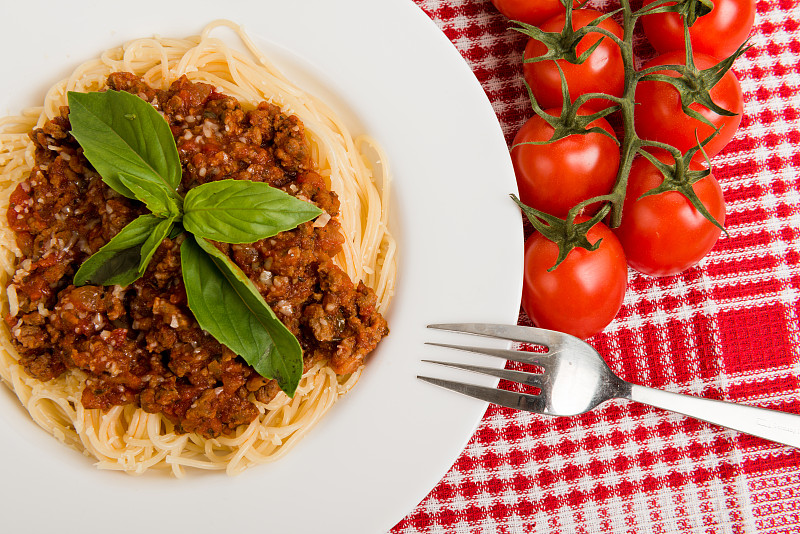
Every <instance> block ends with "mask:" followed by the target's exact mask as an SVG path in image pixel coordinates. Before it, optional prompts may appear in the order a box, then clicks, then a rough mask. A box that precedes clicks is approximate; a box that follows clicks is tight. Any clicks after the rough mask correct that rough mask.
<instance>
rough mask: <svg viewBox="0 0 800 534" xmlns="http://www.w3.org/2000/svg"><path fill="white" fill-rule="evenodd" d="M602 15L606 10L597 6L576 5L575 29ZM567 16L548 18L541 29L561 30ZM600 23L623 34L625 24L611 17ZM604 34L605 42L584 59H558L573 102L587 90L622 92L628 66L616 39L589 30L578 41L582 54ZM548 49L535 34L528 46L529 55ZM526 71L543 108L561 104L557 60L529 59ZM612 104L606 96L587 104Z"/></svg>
mask: <svg viewBox="0 0 800 534" xmlns="http://www.w3.org/2000/svg"><path fill="white" fill-rule="evenodd" d="M601 15H602V13H600V12H599V11H595V10H593V9H576V10H574V11H573V12H572V27H573V29H578V28H583V27H584V26H586V25H588V23H589V22H591V21H593V20H594V19H596V18H597V17H599V16H601ZM565 20H566V17H565V15H558V16H555V17H553V18H551V19H549V20H547V21H546V22H544V23H543V24H542V25H541V29H542V30H544V31H548V32H560V31H561V29H562V28H563V27H564V21H565ZM599 27H601V28H604V29H606V30H608V31H610V32H611V33H613V34H614V35H616V36H617V37H619V38H622V28H621V27H620V25H619V24H617V23H616V22H614V21H613V20H611V19H606V20H604V21H603V22H602V23H601V24H600V25H599ZM601 38H602V39H603V42H602V43H600V45H599V46H598V47H597V48H596V49H595V51H594V52H592V54H591V55H590V56H589V57H588V58H587V59H586V61H584V62H583V63H581V64H579V65H575V64H572V63H569V62H568V61H565V60H563V59H560V60H558V64H559V65H560V66H561V68H562V69H563V71H564V76H565V78H566V79H567V85H568V86H569V97H570V99H571V100H572V101H573V102H574V101H575V99H576V98H577V97H578V96H580V95H582V94H585V93H598V92H601V93H606V94H610V95H613V96H622V91H623V88H624V85H625V67H624V64H623V61H622V54H621V53H620V50H619V47H618V46H617V44H616V43H614V42H613V41H611V40H610V39H608V38H603V37H602V36H601V35H599V34H594V35H592V34H589V35H587V36H586V37H584V38H583V39H582V40H581V41H580V42H579V43H578V46H577V53H578V56H580V55H581V54H582V53H583V52H585V51H586V50H588V49H589V48H591V47H592V45H594V43H596V42H597V41H598V40H599V39H601ZM546 52H547V47H546V46H545V45H544V44H542V43H541V42H539V41H537V40H536V39H532V38H531V39H529V40H528V44H527V45H526V46H525V59H528V58H535V57H539V56H541V55H543V54H545V53H546ZM523 74H524V76H525V81H526V82H527V83H528V85H530V87H531V89H532V90H533V94H534V96H536V101H537V102H538V103H539V105H540V106H541V107H542V109H547V108H560V107H561V102H562V98H561V75H560V74H559V72H558V67H556V62H555V61H553V60H548V61H539V62H537V63H525V64H524V65H523ZM608 105H609V101H608V100H604V99H597V100H590V101H589V102H588V103H587V107H589V108H591V109H599V108H603V107H607V106H608Z"/></svg>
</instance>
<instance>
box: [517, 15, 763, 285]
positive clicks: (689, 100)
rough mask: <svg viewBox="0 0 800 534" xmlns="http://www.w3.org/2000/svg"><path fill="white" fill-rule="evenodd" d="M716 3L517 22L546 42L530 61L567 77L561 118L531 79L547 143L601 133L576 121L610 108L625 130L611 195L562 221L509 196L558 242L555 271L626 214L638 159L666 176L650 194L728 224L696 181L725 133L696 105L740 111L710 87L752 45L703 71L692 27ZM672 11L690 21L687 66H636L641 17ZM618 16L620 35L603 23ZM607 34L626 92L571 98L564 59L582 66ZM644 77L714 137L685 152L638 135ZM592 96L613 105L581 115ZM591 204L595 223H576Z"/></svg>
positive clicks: (717, 110)
mask: <svg viewBox="0 0 800 534" xmlns="http://www.w3.org/2000/svg"><path fill="white" fill-rule="evenodd" d="M712 8H713V4H712V3H711V2H710V0H678V1H677V2H675V0H655V1H653V2H651V3H648V4H645V5H644V6H643V7H642V8H640V9H638V10H633V9H632V7H631V5H630V0H621V2H620V8H619V9H617V10H615V11H612V12H609V13H605V14H602V15H601V16H599V17H597V18H596V19H594V20H593V21H591V22H589V23H588V24H587V25H585V26H583V27H581V28H579V29H573V24H572V13H573V6H572V4H571V3H569V2H567V3H566V5H565V9H566V12H565V15H566V17H565V23H564V27H563V29H562V30H561V31H560V32H547V31H543V30H542V29H540V28H538V27H536V26H532V25H529V24H525V23H522V22H517V23H516V24H517V25H516V27H515V28H514V29H515V30H517V31H519V32H521V33H523V34H524V35H527V36H528V37H530V38H532V39H536V40H538V41H539V42H541V43H543V44H544V45H545V46H546V47H547V52H546V53H544V54H542V55H540V56H538V57H527V58H525V60H524V61H525V63H534V62H541V61H553V62H555V63H556V65H558V70H559V73H560V76H561V92H562V97H563V104H562V112H561V116H560V117H557V118H556V117H553V116H552V115H550V114H548V113H546V112H545V110H544V109H542V107H541V106H540V105H539V102H538V101H537V98H536V96H535V94H534V92H533V91H532V90H531V87H530V86H529V85H528V84H527V83H526V87H527V88H528V94H529V97H530V101H531V107H532V108H533V111H534V112H535V113H536V114H537V115H538V116H539V117H542V118H543V119H544V120H546V121H548V122H549V123H550V124H551V126H553V129H554V133H553V137H552V138H551V139H550V140H549V141H545V142H544V143H552V142H555V141H557V140H559V139H561V138H563V137H564V136H565V135H572V134H576V133H577V134H582V135H585V134H588V133H591V132H597V131H598V129H597V128H589V129H583V130H581V129H580V128H576V127H575V126H576V125H586V124H589V123H591V122H592V121H593V120H594V119H595V118H597V117H604V116H607V115H609V114H611V113H616V114H618V116H619V117H620V121H621V127H622V132H623V135H622V138H621V140H620V142H619V149H620V163H619V170H618V172H617V176H616V181H615V183H614V186H613V188H612V189H611V191H610V192H608V193H607V194H602V195H598V196H594V197H591V198H588V199H585V200H582V201H580V202H578V203H577V204H575V205H574V206H573V207H572V208H571V209H569V211H568V213H567V215H566V218H564V219H561V218H559V217H555V216H553V215H552V214H548V213H545V212H543V211H540V210H537V209H535V208H533V207H530V206H526V205H524V204H523V203H522V202H521V201H520V200H519V199H518V198H517V197H516V196H514V195H511V196H512V198H513V199H514V201H515V202H517V204H518V205H519V206H520V207H521V208H522V210H523V212H524V213H525V215H526V216H527V217H528V219H529V220H530V221H531V224H532V225H533V227H534V228H535V229H536V230H538V231H539V232H540V233H542V234H543V235H544V236H545V237H547V238H548V239H549V240H551V241H553V242H554V243H556V244H557V245H558V247H559V253H558V257H557V259H556V264H555V265H554V266H553V268H555V267H557V266H558V265H559V264H560V263H561V262H562V261H564V259H565V258H566V257H567V255H568V254H569V252H570V251H571V250H573V249H574V248H575V247H581V248H585V249H587V250H594V249H595V248H596V247H597V243H594V244H592V243H590V242H589V240H588V239H587V238H586V234H587V232H588V230H589V229H590V228H591V227H592V226H593V225H594V224H595V223H597V222H599V221H601V220H603V219H605V218H606V217H607V218H608V219H607V220H608V224H609V226H610V227H612V228H616V227H618V226H619V225H620V223H621V221H622V217H623V206H624V204H625V196H626V190H627V182H628V175H629V173H630V170H631V165H632V164H633V161H634V159H635V158H636V157H637V156H642V157H644V158H647V159H648V160H649V161H650V162H651V163H652V164H653V165H654V166H656V167H657V168H658V169H659V171H661V173H662V174H663V176H664V180H663V182H662V183H661V185H660V186H658V187H656V188H654V189H652V190H650V191H649V192H646V193H645V195H652V194H657V193H661V192H666V191H678V192H679V193H681V194H683V195H684V196H685V197H686V198H687V199H688V200H689V201H690V202H691V204H692V205H693V206H694V208H695V209H697V210H698V211H699V212H700V213H701V214H702V215H703V216H704V217H705V218H707V219H708V220H709V221H711V222H712V223H713V224H714V225H715V226H717V227H718V228H720V229H722V224H721V223H720V222H719V221H717V220H716V219H715V218H714V217H713V216H712V215H711V214H710V212H709V211H708V209H707V208H706V206H704V205H703V203H702V202H701V200H700V199H699V198H698V196H697V195H696V194H695V193H694V190H693V185H694V184H695V183H697V182H698V181H699V180H702V179H703V178H704V177H706V176H709V175H710V174H711V162H710V160H709V157H708V155H707V154H706V152H705V150H704V147H705V146H706V145H707V144H708V143H709V142H711V141H712V139H714V138H715V137H717V136H718V135H719V134H720V128H719V127H718V126H716V125H715V124H713V123H712V122H711V121H710V120H709V118H708V117H706V116H705V115H704V114H702V113H701V112H700V111H698V109H697V108H698V107H700V106H702V108H705V109H707V110H709V111H710V112H713V113H715V114H716V115H718V116H721V117H727V116H732V115H736V113H735V112H734V111H731V110H728V109H724V108H723V107H721V106H719V105H718V104H717V103H716V102H715V101H714V99H713V98H712V95H711V91H712V89H713V88H714V87H715V86H716V85H717V84H718V83H719V82H720V80H722V79H723V77H724V76H725V75H726V73H728V71H729V70H730V69H731V67H732V65H733V62H734V61H735V60H736V58H738V57H739V56H740V55H741V54H743V53H744V51H745V50H746V49H747V43H742V44H741V45H740V46H739V47H738V49H737V50H736V51H735V52H734V53H733V54H732V55H730V56H729V57H727V58H725V59H723V60H722V61H720V62H718V63H716V64H714V65H712V66H710V67H707V68H699V67H698V65H697V63H696V61H695V57H694V54H693V52H692V44H691V40H690V38H689V27H690V24H692V23H693V22H694V21H695V20H696V19H697V18H698V17H700V16H702V15H704V14H706V13H708V12H709V11H710V10H711V9H712ZM669 12H673V13H679V14H680V15H681V16H682V17H683V20H684V42H685V61H684V64H669V65H654V66H651V67H647V68H643V69H641V70H637V69H636V66H635V60H636V56H635V51H634V39H633V37H634V28H635V26H636V24H637V23H638V22H639V20H640V18H641V17H643V16H646V15H653V14H658V13H669ZM620 14H621V26H622V30H623V32H622V37H621V38H620V37H618V36H617V35H615V34H614V33H613V32H611V31H609V30H608V29H606V28H603V27H600V26H599V25H600V24H601V23H602V22H603V21H605V20H607V19H609V18H611V17H615V16H617V15H620ZM593 33H594V34H599V35H600V36H601V39H599V40H598V41H597V42H596V43H594V44H593V45H592V46H591V47H590V48H589V49H588V50H586V51H584V52H582V53H580V54H578V53H577V46H578V43H580V41H581V39H583V38H584V37H586V36H588V35H590V34H593ZM603 39H609V40H611V41H612V42H613V43H615V44H616V46H618V47H619V50H620V53H621V56H622V61H623V64H624V77H625V79H624V88H623V92H622V95H621V96H616V95H612V94H607V93H587V94H583V95H580V96H578V97H577V98H575V100H574V101H573V100H571V99H570V97H569V87H568V82H567V79H566V77H565V75H564V71H563V69H562V68H561V66H560V65H559V62H560V61H562V60H563V61H566V62H568V63H570V64H581V63H582V62H584V61H587V59H588V58H589V56H590V55H591V53H592V52H593V51H594V50H595V49H597V48H598V47H599V46H600V43H601V41H602V40H603ZM665 71H670V72H674V73H676V75H675V76H672V75H669V74H666V73H665ZM640 82H660V83H666V84H670V85H671V86H673V87H674V88H675V89H676V90H677V91H678V93H679V94H680V106H681V109H682V111H683V113H684V114H686V116H688V117H690V118H692V119H694V120H696V121H700V122H701V123H702V124H705V125H707V126H709V127H710V128H711V134H710V135H708V136H707V137H705V138H703V139H698V138H697V133H696V132H695V141H696V144H695V146H693V147H691V148H689V149H688V150H685V151H681V149H679V148H678V147H676V146H674V145H672V144H669V143H666V142H663V141H657V140H652V139H646V138H643V137H640V135H638V134H637V129H636V121H635V115H636V113H635V111H636V110H635V107H636V105H637V104H636V101H637V86H638V85H639V84H640ZM593 99H604V100H606V101H608V103H609V105H608V106H607V107H606V108H605V109H603V110H601V111H598V112H596V113H594V114H591V115H586V116H579V115H578V110H579V109H580V108H581V107H582V106H583V105H585V104H586V102H588V101H590V100H593ZM576 130H580V131H576ZM656 152H666V153H668V154H670V155H671V156H672V159H673V160H674V163H672V164H671V165H670V164H667V163H664V161H663V159H659V158H657V157H656V156H655V155H654V153H656ZM699 156H702V158H699ZM697 159H700V160H701V161H702V160H705V162H706V164H707V168H702V169H700V170H697V169H696V166H692V168H691V169H690V163H691V162H692V161H693V160H694V161H695V162H696V161H697ZM645 195H643V196H645ZM590 205H600V206H602V208H601V209H600V210H599V211H598V212H597V213H596V214H594V216H593V217H591V218H590V219H589V220H585V219H584V218H582V219H581V222H576V218H577V217H578V216H580V215H582V214H584V211H585V209H586V208H587V206H590ZM551 270H552V268H551Z"/></svg>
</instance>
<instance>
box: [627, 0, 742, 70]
mask: <svg viewBox="0 0 800 534" xmlns="http://www.w3.org/2000/svg"><path fill="white" fill-rule="evenodd" d="M655 1H656V0H645V3H646V4H651V3H653V2H655ZM671 4H674V2H673V3H671ZM755 14H756V3H755V0H714V9H712V10H711V12H710V13H708V14H706V15H703V16H702V17H700V18H698V19H697V21H696V22H695V23H694V24H692V26H691V27H690V28H689V36H690V38H691V40H692V50H693V51H694V52H696V53H701V54H708V55H710V56H714V57H716V58H719V59H723V58H726V57H728V56H730V55H731V54H733V53H734V52H736V49H737V48H739V45H741V44H742V43H743V42H745V40H746V39H747V36H748V35H750V30H751V29H752V28H753V20H754V19H755ZM642 28H643V29H644V33H645V35H646V36H647V40H648V41H650V43H651V44H652V45H653V48H655V49H656V50H657V51H658V52H660V53H664V52H671V51H673V50H685V44H686V43H685V42H684V39H683V18H682V17H681V16H680V15H679V14H678V13H657V14H655V15H647V16H645V17H642Z"/></svg>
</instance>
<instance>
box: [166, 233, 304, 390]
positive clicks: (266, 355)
mask: <svg viewBox="0 0 800 534" xmlns="http://www.w3.org/2000/svg"><path fill="white" fill-rule="evenodd" d="M181 266H182V269H183V283H184V286H185V288H186V296H187V297H188V300H189V308H190V309H191V310H192V313H193V314H194V316H195V319H196V320H197V322H198V323H199V324H200V327H201V328H203V329H204V330H206V331H207V332H208V333H210V334H211V335H212V336H214V338H216V339H217V341H219V342H220V343H223V344H224V345H226V346H227V347H228V348H229V349H231V350H232V351H233V352H235V353H236V354H238V355H239V356H241V357H242V358H244V360H245V361H246V362H247V363H249V364H250V365H251V366H253V368H254V369H255V370H256V372H258V373H259V374H260V375H262V376H264V377H266V378H274V379H276V380H277V382H278V385H279V386H280V388H281V389H282V390H283V391H284V392H285V393H286V394H287V395H289V396H290V397H291V396H294V392H295V390H296V389H297V385H298V384H299V383H300V377H301V376H302V374H303V351H302V349H301V347H300V343H299V342H298V341H297V339H296V338H295V337H294V336H293V335H292V333H291V332H290V331H289V330H288V329H287V328H286V326H284V324H283V323H282V322H281V321H280V320H279V319H278V318H277V317H276V316H275V313H274V312H273V311H272V309H271V308H270V307H269V306H268V305H267V303H266V302H265V301H264V299H263V298H262V297H261V294H260V293H259V292H258V290H257V289H256V287H255V285H253V283H252V282H251V281H250V280H249V279H248V278H247V276H245V274H244V273H243V272H242V270H241V269H239V267H238V266H237V265H235V264H234V263H233V262H231V260H230V259H229V258H228V257H227V256H225V255H224V254H223V253H222V252H220V251H219V249H217V248H216V247H215V246H214V245H212V244H211V243H209V242H208V241H206V240H204V239H203V238H199V237H198V238H195V236H191V235H187V236H186V240H185V241H184V242H183V244H182V245H181Z"/></svg>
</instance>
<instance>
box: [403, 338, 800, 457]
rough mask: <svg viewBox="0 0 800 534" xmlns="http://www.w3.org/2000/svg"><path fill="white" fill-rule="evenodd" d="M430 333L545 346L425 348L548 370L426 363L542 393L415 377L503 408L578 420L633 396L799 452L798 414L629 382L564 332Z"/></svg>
mask: <svg viewBox="0 0 800 534" xmlns="http://www.w3.org/2000/svg"><path fill="white" fill-rule="evenodd" d="M428 328H435V329H438V330H448V331H452V332H463V333H468V334H476V335H479V336H486V337H492V338H500V339H507V340H511V341H518V342H522V343H530V344H534V345H540V346H543V347H545V348H547V351H546V352H543V353H541V352H522V351H516V350H505V349H492V348H484V347H471V346H461V345H448V344H443V343H428V345H436V346H439V347H448V348H452V349H458V350H464V351H468V352H476V353H479V354H487V355H489V356H495V357H498V358H504V359H506V360H513V361H515V362H520V363H525V364H530V365H534V366H536V367H539V368H541V369H542V370H543V372H542V373H526V372H522V371H515V370H510V369H497V368H489V367H479V366H475V365H466V364H461V363H451V362H441V361H433V360H423V361H425V362H428V363H435V364H438V365H445V366H448V367H454V368H456V369H465V370H468V371H474V372H477V373H483V374H487V375H491V376H495V377H497V378H501V379H504V380H510V381H512V382H517V383H520V384H526V385H528V386H533V387H535V388H538V389H539V390H540V393H539V394H528V393H519V392H514V391H507V390H503V389H497V388H490V387H484V386H478V385H474V384H466V383H463V382H454V381H452V380H442V379H439V378H431V377H427V376H418V377H417V378H419V379H421V380H424V381H426V382H430V383H432V384H435V385H437V386H441V387H443V388H447V389H451V390H453V391H457V392H459V393H463V394H464V395H468V396H470V397H475V398H478V399H481V400H484V401H487V402H491V403H494V404H498V405H500V406H505V407H506V408H513V409H518V410H527V411H529V412H534V413H540V414H546V415H556V416H569V415H579V414H582V413H585V412H588V411H589V410H592V409H593V408H595V407H597V406H598V405H600V404H602V403H603V402H605V401H607V400H610V399H629V400H632V401H636V402H641V403H644V404H647V405H649V406H654V407H657V408H662V409H664V410H669V411H672V412H676V413H680V414H683V415H687V416H689V417H694V418H696V419H700V420H702V421H706V422H709V423H713V424H715V425H720V426H723V427H726V428H730V429H733V430H738V431H740V432H744V433H746V434H751V435H753V436H758V437H760V438H765V439H768V440H771V441H775V442H777V443H782V444H784V445H790V446H792V447H798V448H800V415H795V414H790V413H786V412H779V411H776V410H768V409H765V408H756V407H753V406H746V405H743V404H734V403H731V402H723V401H718V400H712V399H704V398H701V397H693V396H691V395H682V394H679V393H671V392H668V391H663V390H659V389H653V388H649V387H646V386H640V385H637V384H632V383H630V382H626V381H624V380H622V379H621V378H619V377H618V376H617V375H615V374H614V373H613V372H612V371H611V369H610V368H609V367H608V365H606V363H605V361H604V360H603V358H602V356H600V354H598V352H597V351H596V350H594V348H592V347H591V345H589V344H588V343H585V342H584V341H581V340H580V339H578V338H576V337H573V336H570V335H567V334H562V333H561V332H554V331H552V330H543V329H541V328H533V327H526V326H509V325H498V324H480V323H459V324H432V325H428Z"/></svg>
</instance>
